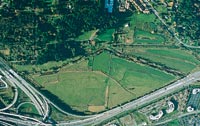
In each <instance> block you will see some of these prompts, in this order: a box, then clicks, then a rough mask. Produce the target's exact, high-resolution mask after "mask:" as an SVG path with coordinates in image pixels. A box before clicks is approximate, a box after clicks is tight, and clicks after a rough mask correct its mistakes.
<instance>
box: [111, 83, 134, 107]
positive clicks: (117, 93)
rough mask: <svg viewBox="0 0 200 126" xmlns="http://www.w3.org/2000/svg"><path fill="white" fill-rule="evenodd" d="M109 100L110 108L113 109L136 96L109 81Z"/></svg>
mask: <svg viewBox="0 0 200 126" xmlns="http://www.w3.org/2000/svg"><path fill="white" fill-rule="evenodd" d="M108 84H109V100H108V107H109V108H112V107H114V106H116V105H120V104H122V103H124V102H127V101H129V100H131V99H133V98H134V95H133V94H131V93H129V92H127V91H126V90H125V89H123V88H122V87H121V86H120V85H119V84H117V83H116V82H115V81H113V80H111V79H109V81H108Z"/></svg>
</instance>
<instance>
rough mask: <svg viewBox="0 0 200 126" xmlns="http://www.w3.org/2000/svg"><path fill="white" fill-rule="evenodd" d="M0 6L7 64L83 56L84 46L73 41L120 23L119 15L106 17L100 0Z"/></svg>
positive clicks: (30, 0)
mask: <svg viewBox="0 0 200 126" xmlns="http://www.w3.org/2000/svg"><path fill="white" fill-rule="evenodd" d="M0 4H1V8H0V38H2V40H1V44H0V46H4V47H5V46H6V47H8V48H9V49H10V55H9V56H8V60H10V61H18V62H19V63H20V64H28V63H33V64H35V63H36V64H37V63H44V62H47V61H52V60H53V61H54V60H64V59H66V58H70V57H74V56H76V55H80V54H81V55H84V54H85V52H84V49H83V48H82V45H81V43H80V42H79V43H78V42H75V41H74V39H73V38H75V37H76V36H78V35H80V34H82V33H83V32H85V31H89V30H93V29H104V28H109V27H113V26H115V25H116V24H117V23H118V19H117V18H116V14H115V13H113V14H109V13H107V11H106V10H105V9H104V1H100V0H99V1H96V0H20V2H19V1H18V0H10V1H9V2H7V3H5V2H1V3H0ZM2 44H3V45H2Z"/></svg>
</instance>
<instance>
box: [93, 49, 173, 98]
mask: <svg viewBox="0 0 200 126" xmlns="http://www.w3.org/2000/svg"><path fill="white" fill-rule="evenodd" d="M100 57H101V58H102V60H101V61H102V62H103V64H102V63H100V62H94V64H93V66H95V67H93V69H94V70H101V71H103V72H106V73H107V74H108V76H110V77H111V78H114V79H115V80H116V81H117V82H119V83H120V85H121V86H122V87H124V88H125V89H126V90H128V91H130V92H132V94H133V96H134V97H133V98H137V97H138V96H142V95H144V94H146V93H148V92H150V91H152V90H155V89H157V88H160V87H162V86H164V85H165V84H167V83H169V82H170V81H172V80H174V79H175V77H174V76H172V75H169V74H166V73H164V72H162V71H159V70H156V69H153V68H151V67H148V66H144V65H140V64H136V63H133V62H128V61H126V60H123V59H121V58H118V57H115V56H113V57H112V59H111V60H110V59H109V60H108V57H109V54H107V55H106V54H105V53H102V54H101V55H98V56H97V57H95V58H96V59H99V60H100ZM103 57H104V58H103ZM95 58H94V59H95ZM110 65H111V66H110ZM102 66H104V67H102ZM109 67H111V68H110V71H109V69H108V68H109ZM141 78H142V79H141Z"/></svg>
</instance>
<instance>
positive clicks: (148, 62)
mask: <svg viewBox="0 0 200 126" xmlns="http://www.w3.org/2000/svg"><path fill="white" fill-rule="evenodd" d="M106 50H107V51H109V52H110V53H112V54H114V55H116V56H118V57H121V58H125V59H127V60H129V61H133V62H137V63H141V64H145V65H148V66H150V67H153V68H156V69H159V70H161V71H165V72H167V73H170V74H172V75H175V76H180V77H183V76H184V75H185V74H184V73H182V72H180V71H177V70H176V69H173V68H170V67H167V66H165V65H164V64H159V63H155V62H153V61H151V60H149V59H145V58H142V57H139V56H129V55H128V54H124V53H122V52H120V51H117V50H115V49H112V50H111V49H108V48H107V49H106Z"/></svg>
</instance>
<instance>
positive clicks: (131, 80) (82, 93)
mask: <svg viewBox="0 0 200 126" xmlns="http://www.w3.org/2000/svg"><path fill="white" fill-rule="evenodd" d="M90 60H92V58H90ZM92 64H93V65H92V67H93V70H94V71H91V70H90V69H89V67H88V66H87V65H88V62H87V61H82V62H80V63H78V64H71V65H67V66H65V67H63V68H62V69H61V70H60V72H58V73H56V74H51V75H43V76H36V75H34V76H33V78H34V79H35V81H36V82H37V83H39V84H40V85H41V86H43V87H44V88H45V89H47V90H48V91H50V92H51V93H53V94H55V95H56V96H58V97H59V98H60V99H61V100H63V101H64V102H65V103H67V104H68V105H70V106H71V107H72V108H74V109H76V110H79V111H87V110H88V106H105V107H108V108H112V107H114V106H117V105H120V104H122V103H124V102H127V101H129V100H132V99H134V98H137V97H138V96H142V95H144V94H146V93H148V92H150V91H152V90H155V89H157V88H159V87H162V86H164V85H165V84H167V83H169V82H170V81H172V80H174V79H175V77H174V76H172V75H169V74H166V73H164V72H161V71H159V70H155V69H153V68H150V67H148V66H143V65H139V64H136V63H132V62H128V61H126V60H123V59H121V58H118V57H115V56H111V55H110V54H109V53H107V52H103V53H101V54H100V55H97V56H95V57H94V60H93V62H92ZM110 65H111V66H110ZM141 78H142V79H141ZM107 88H108V91H107V92H106V89H107ZM106 96H107V97H108V99H106Z"/></svg>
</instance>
